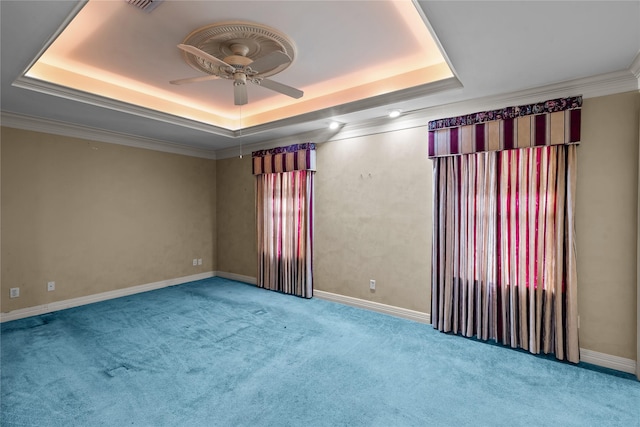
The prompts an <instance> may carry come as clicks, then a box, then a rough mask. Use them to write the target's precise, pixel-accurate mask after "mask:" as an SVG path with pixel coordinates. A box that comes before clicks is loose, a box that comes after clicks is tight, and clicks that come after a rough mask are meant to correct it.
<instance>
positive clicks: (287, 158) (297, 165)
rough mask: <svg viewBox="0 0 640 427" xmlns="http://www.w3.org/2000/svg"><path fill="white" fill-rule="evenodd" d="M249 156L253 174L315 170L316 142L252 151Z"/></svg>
mask: <svg viewBox="0 0 640 427" xmlns="http://www.w3.org/2000/svg"><path fill="white" fill-rule="evenodd" d="M251 157H252V158H253V174H254V175H260V174H263V173H282V172H291V171H295V170H312V171H315V170H316V144H314V143H313V142H306V143H304V144H294V145H289V146H286V147H276V148H271V149H269V150H260V151H254V152H253V153H251Z"/></svg>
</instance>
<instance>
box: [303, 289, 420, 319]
mask: <svg viewBox="0 0 640 427" xmlns="http://www.w3.org/2000/svg"><path fill="white" fill-rule="evenodd" d="M313 296H314V297H317V298H319V299H323V300H326V301H332V302H337V303H340V304H345V305H350V306H352V307H358V308H364V309H365V310H371V311H377V312H378V313H383V314H388V315H391V316H395V317H401V318H403V319H408V320H413V321H415V322H419V323H431V315H429V313H423V312H421V311H415V310H409V309H408V308H402V307H396V306H393V305H387V304H382V303H379V302H375V301H367V300H363V299H360V298H354V297H348V296H345V295H339V294H334V293H331V292H326V291H319V290H317V289H314V290H313Z"/></svg>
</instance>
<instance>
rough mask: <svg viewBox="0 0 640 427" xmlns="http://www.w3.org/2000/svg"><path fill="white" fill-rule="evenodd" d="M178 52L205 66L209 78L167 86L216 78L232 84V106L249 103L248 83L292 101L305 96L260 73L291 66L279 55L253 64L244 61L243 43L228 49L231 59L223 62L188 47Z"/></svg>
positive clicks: (278, 53)
mask: <svg viewBox="0 0 640 427" xmlns="http://www.w3.org/2000/svg"><path fill="white" fill-rule="evenodd" d="M178 48H180V49H181V50H183V51H185V52H188V53H190V54H192V55H194V56H196V57H197V58H199V59H201V60H202V61H205V62H206V63H208V64H205V65H207V67H206V68H207V69H208V70H209V72H211V74H210V75H205V76H200V77H192V78H187V79H179V80H172V81H170V82H169V83H171V84H174V85H181V84H185V83H195V82H202V81H207V80H215V79H218V78H223V79H229V80H233V97H234V104H235V105H245V104H246V103H247V102H248V97H247V82H251V83H253V84H256V85H258V86H262V87H266V88H267V89H271V90H273V91H276V92H278V93H281V94H283V95H287V96H290V97H292V98H296V99H298V98H301V97H302V95H303V94H304V92H302V91H301V90H299V89H296V88H294V87H291V86H287V85H285V84H282V83H278V82H276V81H273V80H270V79H267V78H266V77H265V76H263V75H262V74H263V73H266V72H268V71H271V70H273V69H274V68H276V67H278V66H280V65H283V64H286V63H289V62H291V58H289V56H288V55H287V54H286V53H284V52H280V51H273V52H270V53H268V54H266V55H264V56H262V57H259V58H257V59H256V60H255V61H254V60H252V59H251V58H249V57H247V53H248V52H249V47H248V46H246V45H245V44H242V43H235V44H231V45H230V46H229V49H230V50H231V53H232V55H229V56H227V57H225V58H224V59H223V60H220V59H218V58H216V57H215V56H213V55H211V54H209V53H207V52H205V51H203V50H201V49H199V48H197V47H195V46H192V45H188V44H179V45H178Z"/></svg>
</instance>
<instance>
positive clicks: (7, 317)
mask: <svg viewBox="0 0 640 427" xmlns="http://www.w3.org/2000/svg"><path fill="white" fill-rule="evenodd" d="M214 276H215V272H213V271H207V272H205V273H200V274H192V275H190V276H184V277H178V278H176V279H169V280H161V281H159V282H153V283H147V284H144V285H138V286H131V287H129V288H123V289H116V290H114V291H108V292H101V293H99V294H93V295H87V296H84V297H78V298H72V299H67V300H63V301H55V302H52V303H49V304H43V305H37V306H34V307H27V308H21V309H18V310H13V311H9V312H7V313H0V323H2V322H9V321H11V320H17V319H23V318H25V317H30V316H37V315H39V314H45V313H51V312H54V311H58V310H64V309H66V308H72V307H78V306H81V305H85V304H91V303H94V302H99V301H105V300H109V299H113V298H120V297H124V296H127V295H133V294H139V293H141V292H147V291H153V290H155V289H160V288H166V287H168V286H174V285H180V284H182V283H188V282H193V281H195V280H202V279H208V278H210V277H214Z"/></svg>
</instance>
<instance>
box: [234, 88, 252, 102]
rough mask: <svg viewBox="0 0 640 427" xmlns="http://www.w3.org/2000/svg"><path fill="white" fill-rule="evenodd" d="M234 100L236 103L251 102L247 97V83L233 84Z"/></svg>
mask: <svg viewBox="0 0 640 427" xmlns="http://www.w3.org/2000/svg"><path fill="white" fill-rule="evenodd" d="M233 101H234V102H233V103H234V104H235V105H245V104H246V103H247V102H249V99H248V97H247V85H246V84H234V85H233Z"/></svg>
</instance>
